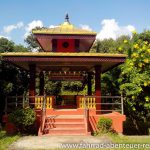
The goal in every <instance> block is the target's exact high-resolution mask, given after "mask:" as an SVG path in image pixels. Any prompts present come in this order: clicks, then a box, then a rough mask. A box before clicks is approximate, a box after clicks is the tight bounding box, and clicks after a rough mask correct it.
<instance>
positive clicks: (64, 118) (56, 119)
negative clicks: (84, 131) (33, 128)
mask: <svg viewBox="0 0 150 150" xmlns="http://www.w3.org/2000/svg"><path fill="white" fill-rule="evenodd" d="M56 122H62V123H63V122H64V123H69V122H80V123H83V122H84V117H83V115H78V116H75V115H72V116H70V115H67V116H66V115H59V116H47V117H46V119H45V123H56Z"/></svg>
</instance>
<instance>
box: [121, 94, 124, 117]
mask: <svg viewBox="0 0 150 150" xmlns="http://www.w3.org/2000/svg"><path fill="white" fill-rule="evenodd" d="M121 112H122V115H123V114H124V108H123V96H122V95H121Z"/></svg>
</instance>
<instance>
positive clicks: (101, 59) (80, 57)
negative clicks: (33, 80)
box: [0, 52, 127, 73]
mask: <svg viewBox="0 0 150 150" xmlns="http://www.w3.org/2000/svg"><path fill="white" fill-rule="evenodd" d="M0 56H1V57H2V58H3V60H4V61H6V62H10V63H12V64H14V65H16V66H18V67H20V68H23V69H25V70H29V65H30V64H35V65H36V70H37V71H56V72H57V71H62V70H64V69H66V68H67V70H69V71H88V72H89V71H92V70H94V67H95V66H101V72H102V73H103V72H106V71H108V70H110V69H112V68H114V67H116V66H118V65H119V64H121V63H123V62H125V59H126V57H127V56H126V55H124V54H108V53H46V52H37V53H33V52H22V53H20V52H19V53H14V52H12V53H1V54H0Z"/></svg>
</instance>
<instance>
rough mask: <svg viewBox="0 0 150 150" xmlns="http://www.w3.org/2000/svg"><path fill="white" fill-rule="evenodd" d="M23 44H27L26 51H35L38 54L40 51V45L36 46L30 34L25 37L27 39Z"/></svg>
mask: <svg viewBox="0 0 150 150" xmlns="http://www.w3.org/2000/svg"><path fill="white" fill-rule="evenodd" d="M35 29H41V28H40V27H36V28H35ZM25 42H26V43H27V45H28V49H29V50H30V51H33V50H36V51H38V52H40V51H42V49H41V47H40V45H39V44H38V42H37V40H36V38H35V36H34V35H33V33H32V32H30V34H29V35H28V36H27V38H26V39H25Z"/></svg>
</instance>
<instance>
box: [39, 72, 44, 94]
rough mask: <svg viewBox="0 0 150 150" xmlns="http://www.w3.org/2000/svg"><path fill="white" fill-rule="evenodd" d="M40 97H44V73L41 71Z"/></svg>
mask: <svg viewBox="0 0 150 150" xmlns="http://www.w3.org/2000/svg"><path fill="white" fill-rule="evenodd" d="M39 76H40V95H41V96H43V95H44V73H43V71H41V72H40V75H39Z"/></svg>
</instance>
